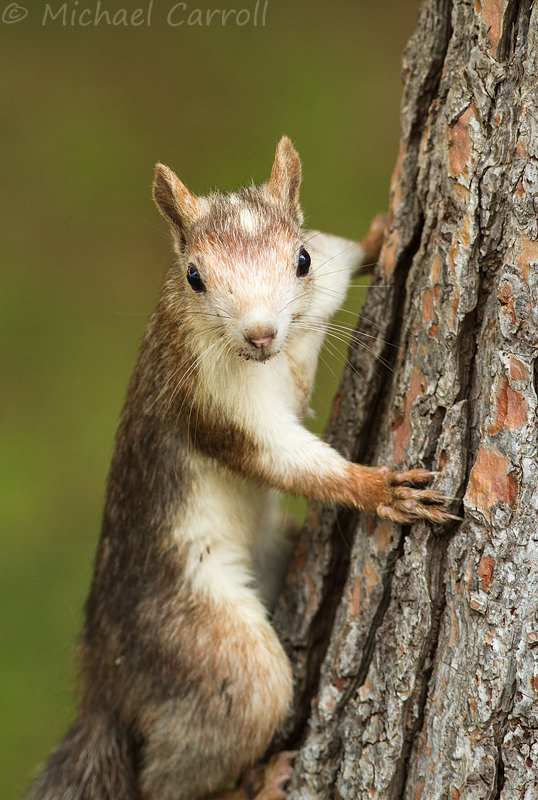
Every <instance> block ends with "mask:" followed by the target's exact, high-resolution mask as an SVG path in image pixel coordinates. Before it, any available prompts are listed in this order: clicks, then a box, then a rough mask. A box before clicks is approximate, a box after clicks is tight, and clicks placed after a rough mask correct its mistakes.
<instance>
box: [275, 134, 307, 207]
mask: <svg viewBox="0 0 538 800" xmlns="http://www.w3.org/2000/svg"><path fill="white" fill-rule="evenodd" d="M300 185H301V160H300V158H299V153H298V152H297V150H296V149H295V148H294V146H293V145H292V143H291V141H290V140H289V139H288V137H287V136H283V137H282V139H281V140H280V141H279V143H278V147H277V149H276V156H275V162H274V164H273V169H272V170H271V177H270V178H269V184H268V189H269V192H270V194H272V195H273V197H275V198H276V199H277V200H278V201H279V202H281V203H282V205H283V206H284V207H285V208H286V209H287V210H288V211H290V212H291V213H292V214H293V215H294V216H295V217H296V219H297V221H298V222H299V223H301V222H302V220H303V215H302V212H301V206H300V205H299V187H300Z"/></svg>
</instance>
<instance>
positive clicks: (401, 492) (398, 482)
mask: <svg viewBox="0 0 538 800" xmlns="http://www.w3.org/2000/svg"><path fill="white" fill-rule="evenodd" d="M437 474H438V473H436V472H428V471H427V470H425V469H412V470H409V471H408V472H387V475H386V496H385V498H384V500H383V502H382V503H380V504H379V505H378V506H377V508H376V513H377V515H378V516H379V517H381V518H382V519H390V520H392V521H393V522H399V523H402V524H406V523H407V524H409V523H412V522H416V521H417V520H420V519H425V520H428V521H429V522H448V520H451V519H453V520H459V519H460V518H459V517H455V516H454V515H453V514H449V513H448V511H447V510H446V504H447V502H448V501H449V500H450V499H451V498H449V497H446V496H445V495H444V494H442V492H437V491H435V489H415V488H414V487H413V486H410V485H409V484H413V483H414V484H419V485H422V484H425V483H428V482H429V481H430V480H431V479H432V478H433V477H434V476H435V475H437Z"/></svg>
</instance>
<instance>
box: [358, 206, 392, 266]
mask: <svg viewBox="0 0 538 800" xmlns="http://www.w3.org/2000/svg"><path fill="white" fill-rule="evenodd" d="M388 221H389V218H388V215H387V214H378V215H377V216H376V217H374V219H373V221H372V224H371V225H370V230H369V231H368V233H367V234H366V236H365V237H364V239H362V240H361V242H360V245H361V247H362V250H363V259H362V261H361V263H360V264H359V265H357V267H356V268H355V269H354V270H353V277H354V278H356V277H357V275H362V274H363V273H365V272H373V271H374V267H375V265H376V264H377V260H378V258H379V253H380V252H381V247H382V246H383V239H384V237H385V231H386V228H387V224H388Z"/></svg>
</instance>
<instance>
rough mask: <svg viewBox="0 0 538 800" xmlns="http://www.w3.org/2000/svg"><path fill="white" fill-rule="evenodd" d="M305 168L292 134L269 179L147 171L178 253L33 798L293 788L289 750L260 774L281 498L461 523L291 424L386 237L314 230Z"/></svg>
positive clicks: (265, 797)
mask: <svg viewBox="0 0 538 800" xmlns="http://www.w3.org/2000/svg"><path fill="white" fill-rule="evenodd" d="M300 182H301V162H300V159H299V156H298V154H297V152H296V150H295V149H294V147H293V145H292V143H291V141H290V140H289V139H288V138H287V137H283V138H282V139H281V141H280V143H279V144H278V148H277V151H276V157H275V160H274V164H273V167H272V171H271V176H270V179H269V181H268V182H267V183H265V184H262V185H260V186H254V185H253V186H248V187H246V188H242V189H240V190H237V191H234V192H231V193H229V194H220V193H211V194H209V195H207V196H205V197H198V196H196V195H194V194H193V193H191V192H190V191H189V190H188V189H187V188H186V187H185V186H184V184H183V183H182V182H181V181H180V180H179V179H178V178H177V176H176V175H175V174H174V173H173V172H172V171H171V170H170V169H169V168H168V167H166V166H163V165H162V164H158V165H157V167H156V172H155V180H154V184H153V196H154V199H155V201H156V204H157V206H158V208H159V210H160V212H161V213H162V214H163V215H164V217H165V218H166V219H167V221H168V223H169V225H170V229H171V233H172V237H173V244H174V250H175V260H174V263H173V266H172V267H171V268H170V270H169V272H168V273H167V275H166V278H165V281H164V286H163V289H162V292H161V295H160V299H159V302H158V305H157V309H156V311H155V312H154V314H153V316H152V318H151V320H150V322H149V326H148V329H147V332H146V335H145V338H144V340H143V343H142V346H141V351H140V354H139V358H138V362H137V364H136V367H135V370H134V374H133V376H132V379H131V382H130V385H129V389H128V394H127V399H126V402H125V406H124V409H123V412H122V415H121V419H120V423H119V427H118V432H117V435H116V440H115V448H114V454H113V457H112V464H111V469H110V475H109V482H108V489H107V496H106V505H105V510H104V517H103V526H102V533H101V538H100V542H99V546H98V550H97V555H96V560H95V569H94V575H93V580H92V584H91V588H90V592H89V597H88V600H87V602H86V606H85V625H84V630H83V635H82V638H81V641H80V645H79V652H78V656H79V662H80V695H81V703H80V711H79V715H78V718H77V719H76V720H75V722H74V723H73V724H72V726H71V728H70V730H69V731H68V733H67V734H66V736H65V738H64V740H63V741H62V742H61V743H60V745H59V746H58V747H57V749H56V750H55V751H54V752H53V753H52V755H51V756H50V758H49V760H48V762H47V763H46V764H45V767H44V769H43V771H42V773H41V775H40V776H39V777H38V778H37V780H36V782H35V784H34V785H33V787H32V788H31V790H30V794H29V800H204V798H209V797H213V798H214V797H218V798H227V800H245V799H246V798H252V797H254V796H255V797H256V798H257V800H282V798H283V797H284V791H283V790H284V786H285V784H286V781H287V780H288V779H289V778H290V775H291V759H292V756H291V755H290V754H286V753H284V754H278V755H277V756H274V757H273V758H272V759H271V761H270V762H269V764H268V765H267V766H266V767H257V766H256V765H257V764H258V763H259V762H260V759H261V758H262V757H263V755H264V753H265V752H266V751H267V749H268V747H269V745H270V742H271V740H272V738H273V735H274V734H275V732H276V730H277V728H278V727H279V725H280V724H281V723H282V722H283V720H284V718H285V716H286V713H287V711H288V709H289V707H290V703H291V698H292V691H293V679H292V674H291V667H290V664H289V661H288V658H287V657H286V655H285V653H284V651H283V648H282V646H281V644H280V642H279V640H278V638H277V636H276V633H275V632H274V630H273V628H272V626H271V624H270V612H271V609H272V607H273V605H274V602H275V600H276V596H277V594H278V592H279V590H280V588H281V586H282V583H283V579H284V575H285V571H286V566H287V562H288V560H289V557H290V554H291V547H292V544H293V542H292V539H291V537H289V536H287V533H286V530H285V526H284V524H283V522H282V517H281V513H280V511H279V492H280V491H285V492H291V493H294V494H297V495H301V496H304V497H307V498H312V499H317V500H320V501H322V502H324V503H340V504H343V505H346V506H353V507H355V508H358V509H363V510H367V511H370V512H375V513H376V514H378V515H379V516H380V517H384V518H387V519H390V520H394V521H396V522H398V523H410V522H412V521H414V520H420V519H425V520H431V521H434V522H443V521H445V520H446V519H448V518H450V515H449V514H448V513H447V512H446V510H445V505H446V499H447V498H445V497H444V496H443V495H441V494H440V493H439V492H436V491H433V490H430V489H427V488H413V487H412V486H409V483H414V484H418V485H419V486H420V485H424V484H426V483H428V482H429V480H430V479H431V477H432V475H433V473H431V472H427V471H426V470H421V469H414V470H411V471H409V472H390V471H389V469H388V468H387V467H367V466H361V465H359V464H355V463H351V462H350V461H347V460H346V459H345V458H344V457H342V456H341V455H340V454H339V453H338V452H337V451H336V450H334V449H333V448H331V447H330V446H329V445H328V444H326V443H324V442H323V441H322V440H321V439H319V438H318V437H317V436H315V435H314V434H313V433H310V432H309V431H308V430H307V429H306V428H305V427H303V425H302V423H301V418H302V417H303V415H304V413H305V411H306V410H307V408H308V400H309V396H310V391H311V386H312V381H313V378H314V373H315V370H316V362H317V356H318V351H319V349H320V347H321V344H322V340H323V337H324V333H325V328H326V325H327V323H328V320H329V318H330V317H331V315H332V314H333V313H334V312H335V311H336V309H337V308H338V307H339V306H340V305H341V303H342V301H343V299H344V296H345V293H346V289H347V286H348V283H349V281H350V279H351V276H352V274H358V272H360V271H361V270H362V271H364V266H365V265H369V264H370V263H371V262H372V261H376V260H377V256H378V254H379V249H380V245H381V241H382V236H383V231H382V226H381V225H380V224H379V222H377V223H376V224H375V225H374V226H373V228H372V229H371V231H370V233H369V235H368V236H367V237H366V239H364V240H363V242H362V243H359V244H355V243H353V242H349V241H347V240H345V239H340V238H339V237H334V236H329V235H326V234H321V233H318V232H305V231H304V230H303V228H302V223H303V215H302V211H301V207H300V204H299V185H300ZM241 778H243V782H242V783H241V784H240V785H239V788H236V789H234V788H233V787H234V786H237V781H239V780H241Z"/></svg>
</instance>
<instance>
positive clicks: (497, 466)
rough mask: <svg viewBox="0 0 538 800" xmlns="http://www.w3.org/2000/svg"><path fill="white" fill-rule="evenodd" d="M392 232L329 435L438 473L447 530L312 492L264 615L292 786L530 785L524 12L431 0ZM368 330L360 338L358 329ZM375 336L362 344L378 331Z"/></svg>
mask: <svg viewBox="0 0 538 800" xmlns="http://www.w3.org/2000/svg"><path fill="white" fill-rule="evenodd" d="M404 82H405V88H404V98H403V106H402V143H401V149H400V155H399V158H398V162H397V164H396V168H395V171H394V176H393V182H392V187H391V201H390V214H391V217H390V234H389V236H388V239H387V241H386V243H385V246H384V248H383V252H382V255H381V259H380V266H379V267H378V269H377V272H376V274H375V277H374V281H373V285H372V287H371V288H370V290H369V293H368V297H367V300H366V303H365V305H364V308H363V312H362V315H361V319H360V320H359V325H358V332H357V334H356V339H357V341H358V342H360V341H365V342H366V343H367V344H368V347H369V348H371V350H372V351H373V352H372V353H370V352H367V351H366V350H363V351H362V353H361V354H360V355H353V356H352V362H351V364H350V365H349V366H348V368H347V369H346V372H345V376H344V380H343V383H342V386H341V389H340V392H339V395H338V397H337V399H336V403H335V407H334V414H333V418H332V420H331V423H330V426H329V433H328V436H329V439H330V440H331V442H332V443H334V444H335V445H336V446H337V447H339V449H340V450H341V451H342V452H343V453H345V454H346V455H348V456H350V457H351V458H353V459H355V460H360V461H362V462H366V463H372V464H382V463H384V464H388V465H389V466H391V467H398V466H403V465H405V466H406V467H415V466H419V465H423V466H425V467H427V468H433V469H442V475H441V476H440V477H438V478H437V479H436V480H435V483H434V485H435V487H436V488H440V489H442V490H444V491H445V492H446V493H447V494H449V495H451V496H454V497H455V498H458V499H456V500H454V504H453V510H454V511H455V512H456V513H459V514H460V515H461V516H462V517H463V521H462V522H461V523H454V524H451V525H450V526H447V527H446V528H442V529H441V528H440V529H435V528H434V527H432V526H431V525H428V524H417V525H414V526H412V527H411V528H405V527H399V526H397V525H393V524H391V523H388V522H383V521H380V520H378V519H374V518H368V517H366V516H364V515H360V514H356V513H354V512H350V511H347V510H342V509H330V508H326V507H323V506H321V505H314V506H313V507H312V508H311V510H310V513H309V516H308V521H307V525H306V527H305V529H304V531H303V534H302V538H301V541H300V543H299V547H298V549H297V551H296V554H295V558H294V562H293V568H292V572H291V575H290V579H289V582H288V587H287V590H286V593H285V595H284V597H283V598H282V600H281V602H280V605H279V607H278V609H277V613H276V625H277V628H278V630H279V632H280V635H281V637H282V639H283V641H284V643H285V646H286V648H287V650H288V652H289V654H290V657H291V659H292V661H293V664H294V668H295V674H296V683H297V692H296V707H295V711H294V714H293V716H292V718H291V719H290V721H289V724H288V726H287V729H286V731H285V732H284V734H283V736H282V738H281V740H280V741H279V742H278V743H277V746H282V745H285V746H287V747H298V748H299V754H298V757H297V763H296V779H295V785H294V787H293V789H292V792H291V797H292V798H293V800H299V798H309V799H310V798H312V799H313V798H320V800H321V798H333V797H341V798H368V800H374V799H376V798H379V799H381V798H383V800H385V799H386V800H389V799H390V800H396V799H397V798H398V799H400V798H402V800H419V798H423V800H434V799H435V798H443V800H444V799H445V798H446V799H447V800H448V798H450V799H451V800H452V798H453V800H464V798H465V800H467V799H469V800H470V799H471V798H472V800H478V799H479V798H481V799H482V798H483V799H484V800H515V798H525V800H530V798H537V797H538V459H537V450H538V425H537V418H536V409H537V383H538V379H537V376H538V213H537V212H538V199H537V198H538V8H537V7H535V6H533V5H532V4H531V2H528V1H527V0H472V1H471V2H465V1H464V0H454V2H453V3H452V2H450V0H431V2H429V3H426V4H425V5H424V6H423V7H422V9H421V12H420V16H419V21H418V27H417V30H416V32H415V34H414V35H413V37H412V39H411V41H410V43H409V45H408V48H407V50H406V53H405V56H404ZM361 332H362V333H361ZM369 337H373V338H369Z"/></svg>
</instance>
